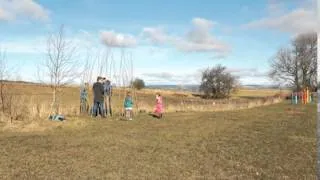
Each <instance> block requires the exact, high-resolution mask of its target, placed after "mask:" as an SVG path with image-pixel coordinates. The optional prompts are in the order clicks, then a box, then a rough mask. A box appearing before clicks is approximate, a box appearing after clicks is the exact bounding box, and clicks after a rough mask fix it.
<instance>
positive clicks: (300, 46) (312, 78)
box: [269, 33, 317, 90]
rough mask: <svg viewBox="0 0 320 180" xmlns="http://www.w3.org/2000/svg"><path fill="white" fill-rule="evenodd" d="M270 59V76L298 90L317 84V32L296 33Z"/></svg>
mask: <svg viewBox="0 0 320 180" xmlns="http://www.w3.org/2000/svg"><path fill="white" fill-rule="evenodd" d="M291 45H292V46H291V47H289V48H282V49H280V50H279V51H278V52H277V54H276V56H275V57H274V58H273V59H272V60H271V71H270V74H269V75H270V77H271V78H272V79H274V80H275V81H278V82H281V81H282V82H284V83H285V84H288V85H290V86H291V87H294V89H296V90H300V89H301V88H304V87H311V88H315V87H316V86H317V82H316V77H317V34H316V33H308V34H301V35H298V36H297V37H296V38H295V39H294V40H293V41H292V44H291Z"/></svg>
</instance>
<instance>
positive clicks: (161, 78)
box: [140, 71, 201, 84]
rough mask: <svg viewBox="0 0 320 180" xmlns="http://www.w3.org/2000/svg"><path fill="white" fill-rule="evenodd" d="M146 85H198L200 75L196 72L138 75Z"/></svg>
mask: <svg viewBox="0 0 320 180" xmlns="http://www.w3.org/2000/svg"><path fill="white" fill-rule="evenodd" d="M140 76H141V77H142V79H144V80H145V81H146V82H147V83H153V84H199V83H200V80H201V73H200V72H199V71H196V72H194V73H180V74H177V73H171V72H159V73H142V74H141V75H140Z"/></svg>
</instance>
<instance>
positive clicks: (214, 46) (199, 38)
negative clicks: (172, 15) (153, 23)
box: [143, 18, 230, 54]
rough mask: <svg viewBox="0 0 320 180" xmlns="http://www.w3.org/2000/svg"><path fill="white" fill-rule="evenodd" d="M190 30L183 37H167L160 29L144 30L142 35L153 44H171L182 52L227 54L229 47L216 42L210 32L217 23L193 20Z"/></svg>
mask: <svg viewBox="0 0 320 180" xmlns="http://www.w3.org/2000/svg"><path fill="white" fill-rule="evenodd" d="M191 23H192V28H191V29H190V30H189V31H188V32H187V34H186V35H185V36H181V37H177V36H172V35H168V34H167V33H165V32H164V31H163V30H162V29H161V28H150V27H149V28H144V30H143V35H144V37H147V39H149V40H151V41H152V42H153V43H155V44H171V45H173V46H175V47H176V48H177V49H178V50H180V51H182V52H219V53H225V54H226V53H228V52H229V51H230V47H229V46H228V45H227V44H225V43H223V42H221V41H219V40H217V39H216V38H215V37H214V36H213V35H212V34H211V30H212V28H213V27H214V25H216V24H217V23H215V22H213V21H210V20H207V19H203V18H193V19H192V21H191Z"/></svg>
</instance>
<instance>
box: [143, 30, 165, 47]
mask: <svg viewBox="0 0 320 180" xmlns="http://www.w3.org/2000/svg"><path fill="white" fill-rule="evenodd" d="M142 36H143V37H146V38H147V39H148V40H151V41H152V42H153V43H155V44H163V43H166V42H168V41H169V40H170V38H171V37H170V36H168V35H167V34H166V33H165V32H164V30H163V29H162V28H153V27H147V28H143V30H142Z"/></svg>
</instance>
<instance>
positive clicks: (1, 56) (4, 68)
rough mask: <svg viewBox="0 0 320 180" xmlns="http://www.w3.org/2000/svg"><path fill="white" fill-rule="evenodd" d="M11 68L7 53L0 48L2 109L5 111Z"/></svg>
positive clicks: (0, 96) (0, 95)
mask: <svg viewBox="0 0 320 180" xmlns="http://www.w3.org/2000/svg"><path fill="white" fill-rule="evenodd" d="M9 73H10V72H9V69H8V65H7V55H6V52H5V51H4V50H2V48H0V98H1V111H2V113H5V101H6V93H7V92H6V81H7V80H8V79H9Z"/></svg>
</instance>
